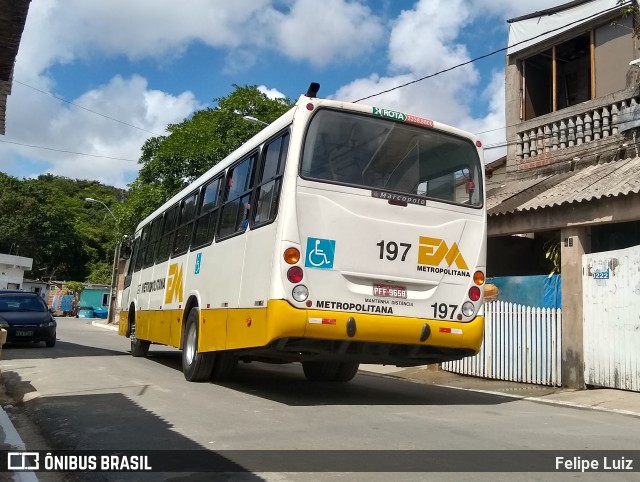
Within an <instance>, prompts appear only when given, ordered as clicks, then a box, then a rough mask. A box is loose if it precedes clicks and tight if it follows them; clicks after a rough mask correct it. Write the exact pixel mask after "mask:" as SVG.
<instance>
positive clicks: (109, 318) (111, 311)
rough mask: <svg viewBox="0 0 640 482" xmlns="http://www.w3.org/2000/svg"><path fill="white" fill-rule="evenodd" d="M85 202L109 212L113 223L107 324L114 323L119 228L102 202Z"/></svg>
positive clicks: (92, 200) (93, 200) (116, 221)
mask: <svg viewBox="0 0 640 482" xmlns="http://www.w3.org/2000/svg"><path fill="white" fill-rule="evenodd" d="M84 199H85V201H87V202H92V203H100V204H102V205H103V206H104V208H105V209H106V210H107V211H108V212H109V214H110V215H111V217H112V218H113V222H114V223H115V238H114V242H115V248H114V253H113V268H112V269H111V287H110V288H109V311H108V312H107V322H108V323H115V310H116V297H117V293H118V265H119V261H120V241H121V238H120V227H119V226H118V219H117V218H116V216H115V215H114V214H113V211H111V209H109V206H107V205H106V204H105V203H104V202H102V201H100V199H94V198H91V197H87V198H84Z"/></svg>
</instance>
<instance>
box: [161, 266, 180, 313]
mask: <svg viewBox="0 0 640 482" xmlns="http://www.w3.org/2000/svg"><path fill="white" fill-rule="evenodd" d="M175 301H179V302H181V303H182V265H178V263H174V264H172V265H170V266H169V276H168V280H167V290H166V291H165V292H164V302H165V304H169V303H173V302H175Z"/></svg>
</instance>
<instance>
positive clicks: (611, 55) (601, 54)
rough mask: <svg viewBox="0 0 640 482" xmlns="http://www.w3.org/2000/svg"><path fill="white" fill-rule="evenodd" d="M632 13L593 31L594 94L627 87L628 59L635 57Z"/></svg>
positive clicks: (603, 93) (599, 94) (609, 92)
mask: <svg viewBox="0 0 640 482" xmlns="http://www.w3.org/2000/svg"><path fill="white" fill-rule="evenodd" d="M632 29H633V22H632V20H631V16H629V17H626V18H621V19H618V20H616V22H615V24H614V25H612V24H607V25H603V26H602V27H599V28H597V29H596V30H595V46H596V52H595V64H596V72H595V77H596V97H602V96H605V95H608V94H611V93H612V92H616V91H618V90H623V89H625V88H627V87H628V86H629V85H627V80H628V79H627V75H626V73H627V71H629V62H630V61H631V60H634V59H635V58H637V57H638V49H637V47H636V45H635V42H634V41H633V39H632V37H631V32H632Z"/></svg>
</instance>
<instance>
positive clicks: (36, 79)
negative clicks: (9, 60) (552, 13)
mask: <svg viewBox="0 0 640 482" xmlns="http://www.w3.org/2000/svg"><path fill="white" fill-rule="evenodd" d="M563 3H566V0H537V1H536V2H535V4H532V3H531V2H523V1H522V0H446V1H444V0H322V1H318V0H234V1H229V0H184V1H182V2H176V1H175V0H154V1H153V2H149V1H148V0H109V1H108V2H104V1H100V2H98V1H87V0H32V1H31V4H30V7H29V13H28V16H27V21H26V24H25V29H24V33H23V35H22V40H21V43H20V49H19V52H18V56H17V58H16V64H15V70H14V80H13V87H12V93H11V95H10V96H9V97H8V99H7V113H6V134H5V135H4V136H0V171H1V172H5V173H7V174H9V175H11V176H14V177H17V178H19V179H22V178H31V177H37V176H39V175H41V174H54V175H58V176H64V177H68V178H72V179H88V180H97V181H99V182H101V183H103V184H107V185H112V186H117V187H121V188H126V186H127V185H128V184H129V183H131V182H132V181H133V180H134V179H135V178H136V176H137V172H138V169H139V167H140V165H139V164H138V159H139V157H140V152H141V151H140V150H141V147H142V145H143V144H144V142H145V141H146V140H147V139H148V138H150V137H153V136H159V135H164V134H166V127H167V126H168V125H170V124H175V123H180V122H182V121H183V120H184V119H186V118H188V117H189V116H190V115H191V114H192V113H193V112H194V111H197V110H200V109H203V108H207V107H215V99H217V98H220V97H224V96H227V95H229V94H230V93H231V92H233V90H234V87H233V85H234V84H236V85H256V86H258V87H259V88H260V90H262V91H263V92H265V94H267V95H269V96H270V97H278V96H284V97H287V98H289V99H291V100H296V99H297V98H298V97H299V96H300V95H301V94H303V93H305V92H306V90H307V87H308V86H309V83H310V82H319V83H320V86H321V87H320V92H319V97H325V98H333V99H339V100H344V101H355V100H358V99H362V98H363V97H368V96H371V95H374V94H378V93H380V92H382V91H385V90H388V89H392V88H394V87H397V86H399V85H402V84H406V83H408V82H411V81H414V80H417V79H420V78H423V77H426V76H431V75H432V74H435V73H437V72H440V71H442V70H444V69H448V68H450V67H453V66H456V65H458V64H462V63H465V62H468V61H469V60H471V59H475V58H477V57H480V56H483V55H485V54H489V53H491V52H495V51H496V50H499V49H503V48H505V47H507V35H508V24H507V19H510V18H514V17H517V16H520V15H525V14H528V13H532V12H533V11H537V10H542V9H545V8H549V7H552V6H555V5H560V4H563ZM533 5H535V6H533ZM504 64H505V52H504V51H501V52H498V53H496V54H494V55H491V56H489V57H488V58H486V59H484V60H479V61H476V62H472V63H469V64H467V65H465V66H462V67H459V68H456V69H453V70H451V71H449V72H446V73H441V74H438V75H434V76H433V77H430V78H428V79H426V80H422V81H419V82H415V83H412V84H410V85H408V86H406V87H402V88H398V89H395V90H392V91H391V92H388V93H385V94H381V95H377V96H375V97H372V98H369V99H367V100H364V101H362V102H361V103H363V104H369V105H376V106H379V107H385V108H389V109H392V110H397V111H401V112H405V113H410V114H413V115H417V116H421V117H426V118H429V119H434V120H437V121H440V122H444V123H447V124H450V125H454V126H456V127H460V128H462V129H466V130H469V131H471V132H473V133H476V134H478V135H479V136H480V139H481V140H482V142H483V143H484V145H485V146H486V147H490V146H492V145H497V144H500V143H501V142H504V140H505V139H504V126H505V121H504V83H505V82H504ZM501 155H504V149H500V148H494V149H487V150H486V151H485V160H486V161H491V160H493V159H496V158H498V157H499V156H501Z"/></svg>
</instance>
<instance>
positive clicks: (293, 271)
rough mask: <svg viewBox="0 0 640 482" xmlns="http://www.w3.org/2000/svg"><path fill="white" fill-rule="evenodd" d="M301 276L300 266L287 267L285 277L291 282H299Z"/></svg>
mask: <svg viewBox="0 0 640 482" xmlns="http://www.w3.org/2000/svg"><path fill="white" fill-rule="evenodd" d="M303 277H304V274H303V272H302V268H301V267H300V266H292V267H291V268H289V271H287V279H288V280H289V281H290V282H291V283H300V281H302V278H303Z"/></svg>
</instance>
